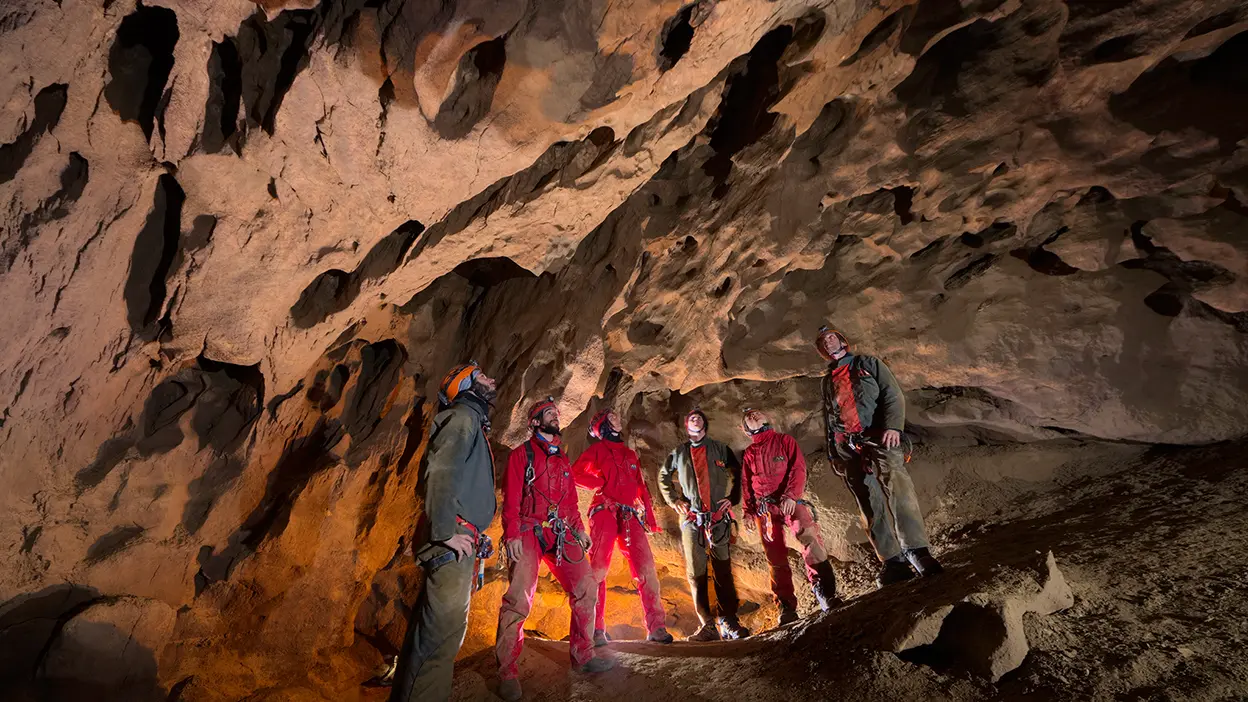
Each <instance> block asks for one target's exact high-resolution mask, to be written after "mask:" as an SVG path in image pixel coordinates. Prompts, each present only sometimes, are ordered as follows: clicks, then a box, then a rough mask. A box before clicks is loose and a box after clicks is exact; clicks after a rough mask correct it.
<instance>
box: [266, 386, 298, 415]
mask: <svg viewBox="0 0 1248 702" xmlns="http://www.w3.org/2000/svg"><path fill="white" fill-rule="evenodd" d="M301 392H303V380H300V381H299V382H298V383H295V387H293V388H291V389H290V390H288V391H287V392H284V393H281V394H279V395H274V396H273V399H272V400H269V406H268V410H269V419H277V410H278V409H280V408H281V406H282V404H283V403H285V402H286V401H287V400H289V399H290V398H292V397H294V396H295V395H298V394H299V393H301Z"/></svg>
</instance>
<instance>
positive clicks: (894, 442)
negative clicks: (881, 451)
mask: <svg viewBox="0 0 1248 702" xmlns="http://www.w3.org/2000/svg"><path fill="white" fill-rule="evenodd" d="M898 446H901V432H899V431H897V430H896V429H889V430H887V431H885V432H884V448H887V449H892V448H897V447H898Z"/></svg>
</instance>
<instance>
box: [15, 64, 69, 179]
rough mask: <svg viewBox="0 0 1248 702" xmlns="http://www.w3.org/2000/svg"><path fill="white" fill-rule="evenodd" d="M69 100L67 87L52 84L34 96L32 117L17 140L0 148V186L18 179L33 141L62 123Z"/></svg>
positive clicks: (33, 143) (33, 144)
mask: <svg viewBox="0 0 1248 702" xmlns="http://www.w3.org/2000/svg"><path fill="white" fill-rule="evenodd" d="M68 97H69V86H67V85H62V84H60V83H53V84H52V85H49V86H47V87H45V88H43V89H42V90H40V91H39V94H38V95H35V115H34V118H33V119H31V120H30V122H29V123H28V124H27V126H26V129H24V130H23V131H22V133H21V134H19V135H18V136H17V138H16V139H14V140H13V141H12V142H10V143H8V144H5V145H4V146H0V184H4V183H7V182H9V181H10V180H13V178H15V177H16V176H17V172H18V171H20V170H21V169H22V166H24V165H26V159H27V158H29V157H30V152H31V151H33V150H34V148H35V142H36V141H38V140H39V137H41V136H42V135H44V134H46V133H47V132H50V131H52V129H53V128H54V127H56V125H57V124H58V123H59V122H60V121H61V113H62V112H64V111H65V103H66V101H67V100H68Z"/></svg>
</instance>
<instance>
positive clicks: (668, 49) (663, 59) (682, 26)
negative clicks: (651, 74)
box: [659, 3, 697, 73]
mask: <svg viewBox="0 0 1248 702" xmlns="http://www.w3.org/2000/svg"><path fill="white" fill-rule="evenodd" d="M696 7H697V3H691V4H688V5H685V6H684V7H682V8H681V9H680V12H677V13H676V16H675V17H672V18H671V19H669V20H668V21H667V22H665V23H664V24H663V31H662V32H660V34H659V72H660V73H665V72H667V71H670V70H671V69H672V68H673V67H674V66H675V65H676V64H677V63H679V62H680V59H682V58H684V56H685V53H686V52H688V51H689V47H690V45H692V44H693V25H692V24H690V20H691V19H692V18H693V11H694V9H696Z"/></svg>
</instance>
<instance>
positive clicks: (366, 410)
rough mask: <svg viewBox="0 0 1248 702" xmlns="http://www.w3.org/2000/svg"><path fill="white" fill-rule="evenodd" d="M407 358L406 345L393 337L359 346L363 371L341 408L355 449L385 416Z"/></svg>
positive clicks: (366, 438)
mask: <svg viewBox="0 0 1248 702" xmlns="http://www.w3.org/2000/svg"><path fill="white" fill-rule="evenodd" d="M406 362H407V349H405V348H403V345H402V344H400V343H398V342H397V341H395V340H394V339H385V340H383V341H379V342H377V343H375V344H368V345H366V346H364V347H363V348H362V349H360V373H359V375H358V376H357V377H356V381H355V385H353V386H352V388H351V392H350V393H349V394H348V395H347V402H346V405H345V406H344V407H343V410H342V425H343V429H344V430H345V431H346V432H347V434H348V435H349V436H350V437H351V448H352V449H353V450H354V449H355V448H356V447H358V446H360V445H362V444H364V443H365V442H366V441H367V440H368V438H369V437H370V436H372V434H373V431H374V430H375V429H376V428H377V425H378V424H379V423H380V422H381V420H382V418H384V417H385V415H386V412H387V411H388V410H389V408H390V403H391V402H392V401H393V396H394V391H395V390H396V389H398V387H399V381H400V380H401V379H402V377H403V364H404V363H406Z"/></svg>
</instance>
